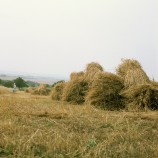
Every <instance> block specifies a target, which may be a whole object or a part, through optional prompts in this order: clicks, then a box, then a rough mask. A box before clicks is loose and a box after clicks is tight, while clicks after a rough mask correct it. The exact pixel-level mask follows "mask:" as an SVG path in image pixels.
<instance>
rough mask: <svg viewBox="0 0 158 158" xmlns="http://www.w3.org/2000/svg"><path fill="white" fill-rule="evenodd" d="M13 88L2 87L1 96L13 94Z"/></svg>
mask: <svg viewBox="0 0 158 158" xmlns="http://www.w3.org/2000/svg"><path fill="white" fill-rule="evenodd" d="M11 91H12V90H11V88H6V87H4V86H0V94H9V93H11Z"/></svg>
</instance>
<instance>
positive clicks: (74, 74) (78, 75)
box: [70, 71, 84, 80]
mask: <svg viewBox="0 0 158 158" xmlns="http://www.w3.org/2000/svg"><path fill="white" fill-rule="evenodd" d="M82 78H84V72H83V71H80V72H72V73H71V74H70V80H79V79H82Z"/></svg>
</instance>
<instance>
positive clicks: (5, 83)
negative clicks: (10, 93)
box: [1, 80, 14, 88]
mask: <svg viewBox="0 0 158 158" xmlns="http://www.w3.org/2000/svg"><path fill="white" fill-rule="evenodd" d="M1 84H2V85H3V86H4V87H8V88H11V87H13V84H14V82H13V81H10V80H2V82H1Z"/></svg>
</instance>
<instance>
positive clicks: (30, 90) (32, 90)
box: [25, 87, 35, 93]
mask: <svg viewBox="0 0 158 158" xmlns="http://www.w3.org/2000/svg"><path fill="white" fill-rule="evenodd" d="M34 90H35V87H28V88H26V89H25V92H26V93H33V92H34Z"/></svg>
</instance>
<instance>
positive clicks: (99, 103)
mask: <svg viewBox="0 0 158 158" xmlns="http://www.w3.org/2000/svg"><path fill="white" fill-rule="evenodd" d="M123 87H124V86H123V81H122V79H121V78H120V77H118V76H117V75H115V74H112V73H107V72H101V73H99V74H98V76H97V79H95V80H94V82H93V83H92V86H91V88H90V90H89V92H88V94H87V96H86V102H87V103H89V104H91V105H94V106H96V107H101V108H104V109H107V110H114V109H120V108H122V107H123V102H122V98H121V96H120V95H119V92H120V91H121V90H122V88H123Z"/></svg>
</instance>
